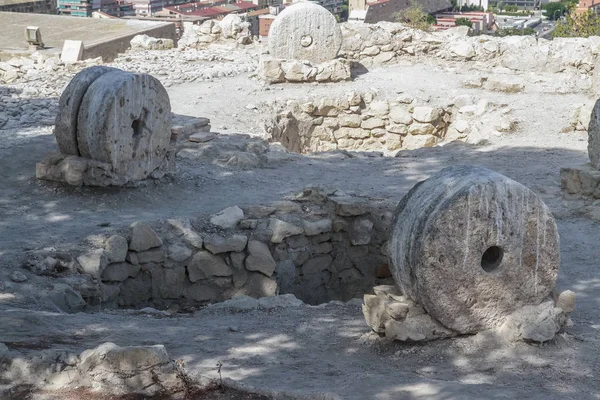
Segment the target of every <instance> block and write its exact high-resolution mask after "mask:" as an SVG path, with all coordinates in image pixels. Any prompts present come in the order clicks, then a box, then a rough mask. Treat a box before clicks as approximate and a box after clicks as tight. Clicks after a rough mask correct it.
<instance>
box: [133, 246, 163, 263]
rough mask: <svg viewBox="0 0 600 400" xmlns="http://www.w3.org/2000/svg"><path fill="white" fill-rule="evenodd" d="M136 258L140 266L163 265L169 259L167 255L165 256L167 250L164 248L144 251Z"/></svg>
mask: <svg viewBox="0 0 600 400" xmlns="http://www.w3.org/2000/svg"><path fill="white" fill-rule="evenodd" d="M136 256H137V260H138V262H139V263H140V264H146V263H161V262H163V261H165V260H166V259H167V255H166V254H165V250H164V249H163V248H156V249H151V250H146V251H142V252H140V253H137V254H136Z"/></svg>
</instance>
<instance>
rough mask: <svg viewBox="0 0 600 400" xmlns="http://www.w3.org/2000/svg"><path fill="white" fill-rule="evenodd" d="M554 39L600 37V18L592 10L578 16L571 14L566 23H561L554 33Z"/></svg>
mask: <svg viewBox="0 0 600 400" xmlns="http://www.w3.org/2000/svg"><path fill="white" fill-rule="evenodd" d="M552 34H553V36H554V37H584V38H586V37H590V36H600V16H598V14H596V13H595V12H594V11H592V10H588V11H586V12H584V13H581V14H577V13H574V12H571V13H570V14H568V15H567V18H566V20H565V21H564V22H559V23H557V25H556V28H555V29H554V32H553V33H552Z"/></svg>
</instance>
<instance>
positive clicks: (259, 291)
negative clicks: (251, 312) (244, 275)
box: [237, 272, 277, 299]
mask: <svg viewBox="0 0 600 400" xmlns="http://www.w3.org/2000/svg"><path fill="white" fill-rule="evenodd" d="M237 294H238V295H246V296H250V297H254V298H257V299H258V298H261V297H268V296H275V295H276V294H277V282H276V281H275V280H274V279H272V278H269V277H266V276H265V275H263V274H261V273H259V272H250V273H249V274H248V280H247V281H246V284H245V285H244V286H243V287H242V288H241V289H239V290H238V291H237Z"/></svg>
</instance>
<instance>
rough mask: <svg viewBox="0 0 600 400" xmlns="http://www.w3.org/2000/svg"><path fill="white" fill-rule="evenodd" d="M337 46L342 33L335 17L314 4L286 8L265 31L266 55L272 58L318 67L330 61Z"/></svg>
mask: <svg viewBox="0 0 600 400" xmlns="http://www.w3.org/2000/svg"><path fill="white" fill-rule="evenodd" d="M341 45H342V31H341V29H340V27H339V25H338V23H337V21H336V20H335V17H334V16H333V14H331V13H330V12H329V11H327V9H325V8H324V7H321V6H320V5H317V4H314V3H308V2H301V3H296V4H294V5H292V6H289V7H287V8H286V9H285V10H283V11H282V12H281V13H280V14H279V15H278V16H277V18H275V21H274V22H273V24H272V25H271V28H270V30H269V52H270V53H271V56H273V57H274V58H280V59H286V60H308V61H310V62H313V63H322V62H326V61H330V60H333V59H334V58H335V57H336V56H337V54H338V52H339V51H340V47H341Z"/></svg>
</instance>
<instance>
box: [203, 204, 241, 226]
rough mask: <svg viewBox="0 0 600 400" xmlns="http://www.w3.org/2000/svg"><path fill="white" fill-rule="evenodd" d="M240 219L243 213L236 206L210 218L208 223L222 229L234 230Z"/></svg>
mask: <svg viewBox="0 0 600 400" xmlns="http://www.w3.org/2000/svg"><path fill="white" fill-rule="evenodd" d="M242 219H244V211H242V209H241V208H239V207H238V206H233V207H228V208H226V209H224V210H221V211H220V212H219V213H217V214H215V215H213V216H212V217H210V223H211V224H213V225H216V226H219V227H221V228H223V229H231V228H235V227H236V226H237V224H238V222H240V221H241V220H242Z"/></svg>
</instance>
